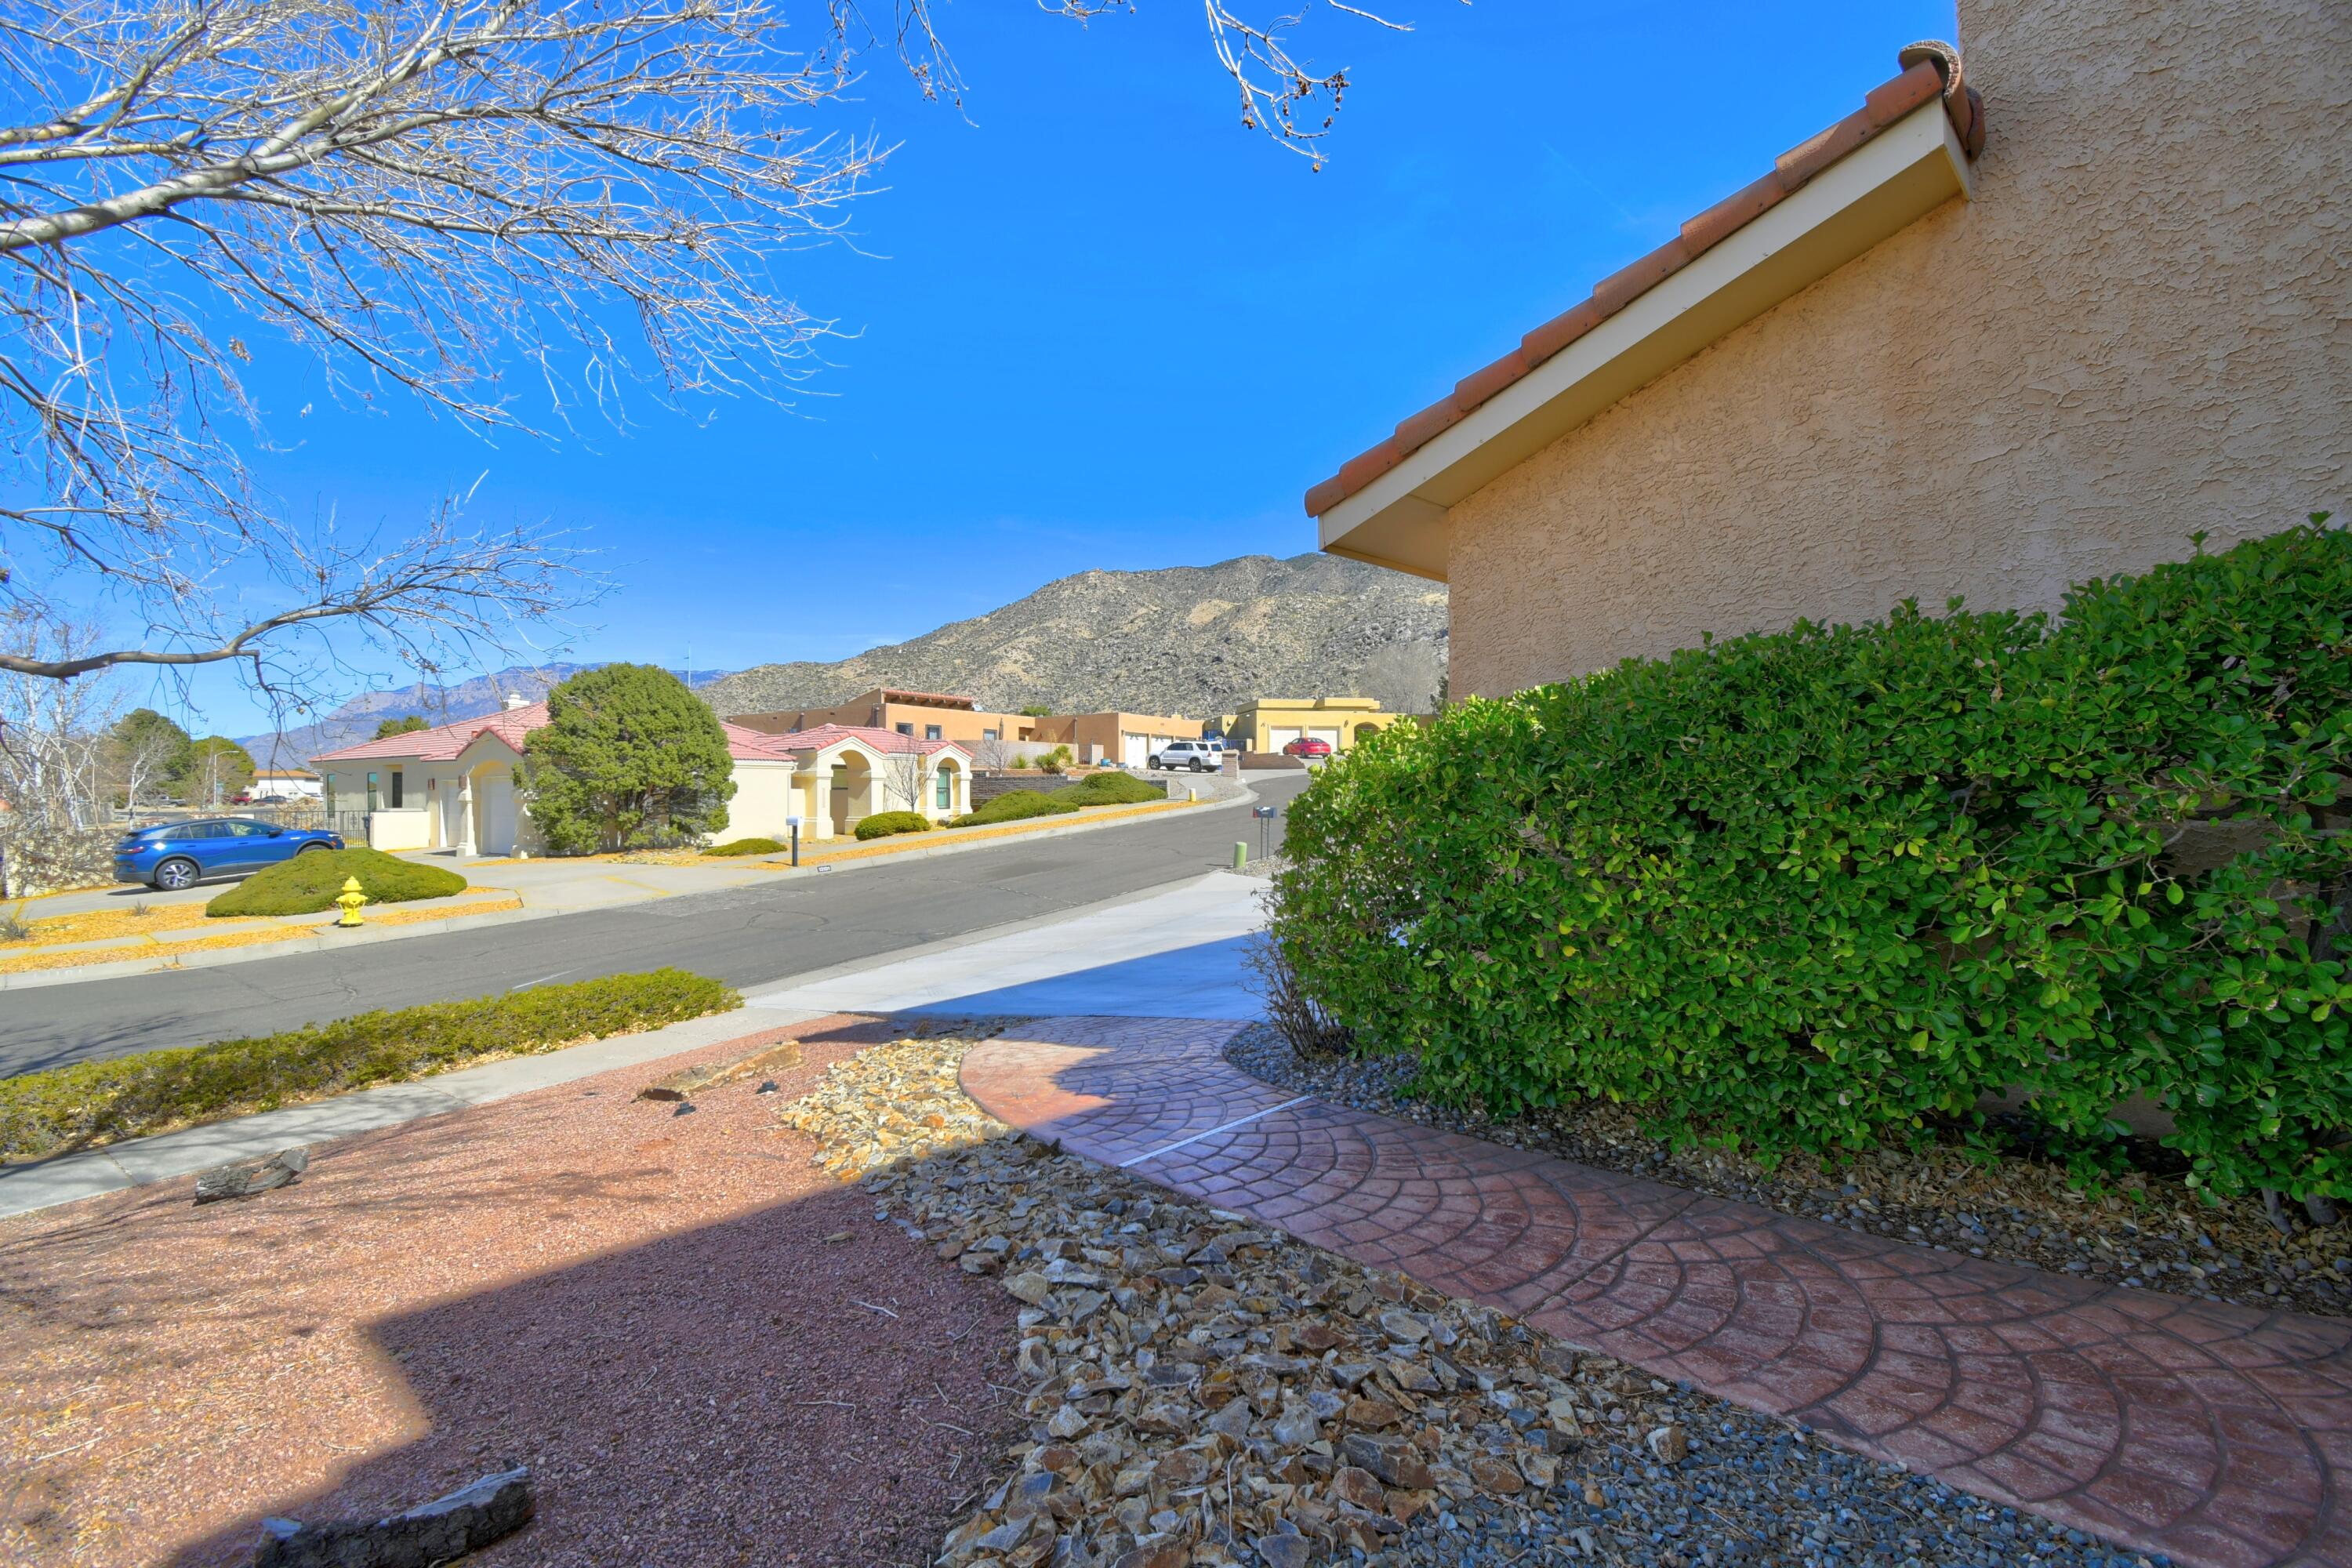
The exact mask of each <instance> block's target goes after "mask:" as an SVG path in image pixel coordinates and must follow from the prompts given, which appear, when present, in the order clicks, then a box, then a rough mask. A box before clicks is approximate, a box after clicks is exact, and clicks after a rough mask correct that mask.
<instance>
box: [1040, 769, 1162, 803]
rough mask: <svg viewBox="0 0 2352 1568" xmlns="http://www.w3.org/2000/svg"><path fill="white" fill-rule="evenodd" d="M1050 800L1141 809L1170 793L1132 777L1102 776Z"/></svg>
mask: <svg viewBox="0 0 2352 1568" xmlns="http://www.w3.org/2000/svg"><path fill="white" fill-rule="evenodd" d="M1046 798H1048V799H1049V800H1061V801H1069V802H1072V803H1074V804H1076V805H1082V806H1086V805H1142V804H1143V803H1144V802H1145V801H1149V800H1166V799H1167V798H1168V792H1167V791H1166V790H1165V789H1163V788H1161V787H1160V785H1158V784H1145V783H1144V782H1143V781H1142V780H1141V779H1139V778H1137V777H1136V776H1135V775H1133V774H1132V773H1089V774H1087V776H1086V777H1085V778H1082V779H1080V780H1079V781H1078V782H1077V783H1076V784H1064V785H1063V786H1062V787H1061V788H1059V789H1057V790H1055V791H1054V793H1053V794H1052V795H1049V796H1047V797H1046Z"/></svg>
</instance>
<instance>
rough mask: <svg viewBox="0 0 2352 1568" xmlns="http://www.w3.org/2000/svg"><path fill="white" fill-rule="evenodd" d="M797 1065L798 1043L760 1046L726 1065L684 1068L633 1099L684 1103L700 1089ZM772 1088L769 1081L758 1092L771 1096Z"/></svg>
mask: <svg viewBox="0 0 2352 1568" xmlns="http://www.w3.org/2000/svg"><path fill="white" fill-rule="evenodd" d="M800 1065H801V1043H800V1042H799V1041H798V1040H785V1041H783V1042H782V1044H780V1045H772V1046H762V1047H760V1048H759V1049H758V1050H755V1051H749V1052H746V1053H745V1054H743V1055H742V1056H740V1057H735V1058H730V1059H729V1060H726V1061H718V1062H705V1063H704V1064H703V1065H702V1066H700V1067H693V1068H683V1069H682V1070H680V1071H677V1072H674V1073H671V1074H670V1075H669V1076H668V1077H667V1078H660V1079H655V1080H654V1081H653V1082H651V1083H649V1084H647V1085H646V1087H645V1088H643V1089H639V1090H637V1098H638V1099H639V1100H688V1099H691V1098H692V1097H693V1096H694V1095H696V1094H698V1093H699V1092H700V1091H701V1090H703V1089H713V1088H716V1087H717V1086H719V1085H720V1084H724V1083H732V1082H734V1081H735V1080H736V1079H746V1078H750V1077H751V1075H752V1074H754V1073H763V1072H769V1071H772V1070H774V1069H775V1068H796V1067H798V1066H800ZM775 1087H776V1086H775V1084H774V1083H773V1082H772V1081H771V1082H768V1083H765V1084H762V1085H761V1088H760V1090H759V1092H761V1094H768V1093H772V1092H773V1091H774V1089H775Z"/></svg>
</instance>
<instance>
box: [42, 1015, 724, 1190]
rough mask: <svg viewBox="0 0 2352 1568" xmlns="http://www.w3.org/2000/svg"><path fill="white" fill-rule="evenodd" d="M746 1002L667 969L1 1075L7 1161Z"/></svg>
mask: <svg viewBox="0 0 2352 1568" xmlns="http://www.w3.org/2000/svg"><path fill="white" fill-rule="evenodd" d="M742 1002H743V999H742V998H741V997H740V996H738V995H737V994H735V992H734V991H733V990H732V989H730V987H728V986H725V985H722V984H719V982H718V981H716V980H706V979H704V978H703V977H702V976H701V975H698V974H688V973H686V972H685V971H683V970H678V969H657V970H655V971H654V972H653V973H649V974H615V975H612V976H609V977H608V978H606V979H603V980H585V981H582V982H580V983H578V984H572V985H542V986H539V987H537V988H535V989H532V990H529V991H518V992H514V993H511V994H507V995H503V996H491V997H486V998H484V999H482V1000H480V1001H474V1002H436V1003H432V1004H429V1005H425V1006H422V1007H403V1008H401V1009H399V1010H398V1011H396V1012H375V1013H362V1014H360V1015H359V1016H356V1017H352V1018H345V1019H342V1020H341V1021H340V1022H337V1023H332V1024H319V1025H313V1026H310V1027H309V1028H306V1029H294V1030H289V1032H287V1033H285V1034H281V1035H266V1036H263V1037H259V1038H257V1039H247V1040H224V1041H222V1042H221V1043H220V1044H218V1045H214V1046H189V1047H181V1048H178V1049H173V1050H161V1051H147V1052H143V1053H142V1054H140V1055H138V1056H130V1057H117V1058H112V1059H111V1060H108V1061H102V1062H79V1063H77V1064H75V1065H74V1066H72V1067H63V1068H50V1069H48V1070H47V1071H46V1072H36V1073H27V1074H26V1075H24V1076H23V1077H21V1078H11V1079H0V1159H9V1160H32V1159H39V1158H41V1157H43V1156H45V1155H48V1154H53V1153H57V1152H59V1151H62V1150H67V1149H79V1148H86V1147H88V1146H89V1145H90V1144H93V1143H104V1142H114V1141H115V1140H118V1139H123V1138H138V1137H142V1136H144V1135H146V1134H148V1133H150V1132H159V1131H163V1130H165V1129H166V1128H170V1127H174V1126H178V1125H181V1124H183V1123H185V1122H190V1121H215V1120H218V1119H219V1118H222V1117H226V1116H242V1115H246V1114H248V1113H250V1112H253V1111H257V1110H274V1109H276V1108H277V1107H278V1106H281V1105H289V1104H293V1103H295V1102H297V1101H300V1100H318V1099H321V1098H323V1097H325V1096H327V1095H331V1094H341V1093H345V1092H348V1091H349V1090H352V1089H364V1088H366V1087H367V1086H368V1085H370V1084H377V1083H396V1082H400V1081H403V1080H404V1079H415V1078H424V1077H426V1076H427V1075H429V1074H432V1073H436V1072H442V1071H445V1070H446V1069H448V1068H456V1067H462V1066H464V1065H465V1064H467V1062H470V1061H476V1060H478V1059H480V1058H484V1057H488V1056H530V1055H534V1054H537V1053H539V1052H542V1051H551V1050H554V1049H556V1048H558V1047H562V1046H568V1045H571V1044H572V1043H574V1042H575V1041H579V1040H585V1039H601V1038H603V1037H605V1036H608V1035H621V1034H627V1033H629V1032H631V1031H633V1030H637V1029H648V1028H655V1027H657V1026H661V1025H664V1024H674V1023H677V1022H678V1021H679V1020H681V1019H685V1018H699V1017H702V1016H705V1015H706V1014H711V1013H724V1012H727V1011H729V1010H730V1009H731V1008H735V1007H740V1006H741V1005H742Z"/></svg>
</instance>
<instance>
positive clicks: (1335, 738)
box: [1307, 730, 1339, 752]
mask: <svg viewBox="0 0 2352 1568" xmlns="http://www.w3.org/2000/svg"><path fill="white" fill-rule="evenodd" d="M1307 739H1308V740H1310V741H1321V742H1325V743H1326V744H1328V745H1329V746H1330V748H1331V749H1332V750H1333V751H1335V752H1336V751H1338V750H1339V731H1337V730H1309V731H1307Z"/></svg>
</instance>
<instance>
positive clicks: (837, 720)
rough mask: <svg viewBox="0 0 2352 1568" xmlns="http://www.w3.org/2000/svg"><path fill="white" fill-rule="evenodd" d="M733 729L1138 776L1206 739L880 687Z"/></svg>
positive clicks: (1132, 719)
mask: <svg viewBox="0 0 2352 1568" xmlns="http://www.w3.org/2000/svg"><path fill="white" fill-rule="evenodd" d="M728 722H730V723H731V724H740V725H741V726H742V727H743V728H745V729H747V730H757V731H760V732H761V734H766V735H793V734H798V733H800V732H801V731H806V730H812V729H814V728H816V727H818V726H820V725H824V724H835V725H846V726H855V727H863V728H867V729H877V730H887V731H891V732H893V733H895V734H899V735H904V736H907V737H908V738H910V739H913V740H918V741H952V742H956V743H957V744H958V745H960V746H962V747H963V748H964V749H965V750H967V751H968V752H971V753H972V754H973V755H975V756H977V757H979V758H980V759H981V763H982V766H987V767H993V766H1000V765H1002V764H1003V763H1005V762H1007V761H1010V760H1012V759H1013V758H1014V757H1016V756H1018V755H1020V754H1021V753H1022V752H1024V750H1026V751H1028V752H1035V751H1036V750H1038V749H1041V748H1045V747H1052V746H1067V747H1069V748H1070V752H1071V754H1072V756H1073V757H1074V758H1076V760H1077V761H1078V762H1081V763H1119V764H1122V765H1125V766H1128V767H1137V768H1139V767H1141V766H1143V765H1144V762H1145V759H1146V758H1148V757H1149V756H1150V753H1151V752H1155V751H1157V750H1159V749H1160V747H1161V746H1164V745H1166V744H1167V743H1168V742H1171V741H1178V740H1186V741H1194V740H1198V739H1200V736H1201V721H1199V720H1197V719H1183V718H1173V717H1169V716H1167V715H1163V714H1155V713H1051V714H1044V715H1039V714H1030V713H995V712H991V711H990V710H987V709H984V708H982V707H981V706H980V705H979V704H978V703H977V702H976V701H975V700H973V699H971V698H970V697H957V696H952V695H949V694H946V693H942V692H934V691H901V690H898V689H896V688H893V687H877V688H875V689H873V690H871V691H867V692H862V693H860V694H859V695H857V696H856V697H853V698H851V699H849V700H847V701H846V702H836V703H835V704H833V705H832V706H831V707H829V708H795V709H781V710H775V711H773V712H767V713H736V714H731V715H730V716H729V719H728Z"/></svg>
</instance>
